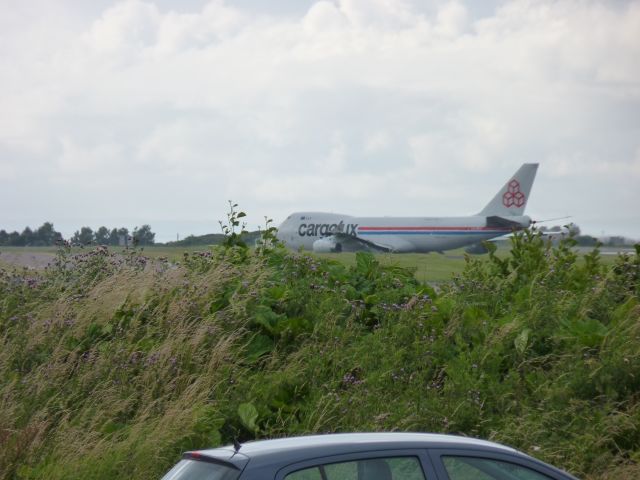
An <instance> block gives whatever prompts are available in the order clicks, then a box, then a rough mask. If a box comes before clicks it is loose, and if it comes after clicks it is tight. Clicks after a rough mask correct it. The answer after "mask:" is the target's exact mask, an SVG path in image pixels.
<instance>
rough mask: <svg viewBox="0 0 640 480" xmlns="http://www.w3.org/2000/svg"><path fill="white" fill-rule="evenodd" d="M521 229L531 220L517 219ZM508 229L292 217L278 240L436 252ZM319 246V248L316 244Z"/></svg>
mask: <svg viewBox="0 0 640 480" xmlns="http://www.w3.org/2000/svg"><path fill="white" fill-rule="evenodd" d="M518 220H519V221H520V222H521V226H522V227H526V226H528V225H529V223H530V219H529V218H528V217H518ZM512 230H513V227H512V226H511V227H507V226H500V227H496V226H491V227H489V226H487V217H485V216H468V217H352V216H349V215H340V214H334V213H322V212H298V213H294V214H291V215H290V216H289V217H288V218H287V219H286V220H285V221H284V222H283V223H282V225H281V226H280V228H279V229H278V238H279V239H280V240H281V241H282V242H284V243H285V245H287V246H288V247H290V248H293V249H300V248H302V249H304V250H314V243H315V242H316V241H318V240H319V239H321V238H326V237H331V235H332V234H333V233H334V232H340V233H341V234H346V235H351V236H353V237H357V238H359V239H362V240H365V241H368V242H371V243H374V244H376V245H379V246H383V247H385V248H387V249H389V250H390V251H394V252H400V253H407V252H433V251H444V250H450V249H454V248H459V247H463V246H466V245H471V244H474V243H478V242H481V241H483V240H489V239H491V238H495V237H498V236H501V235H505V234H507V233H509V232H511V231H512ZM316 245H317V244H316Z"/></svg>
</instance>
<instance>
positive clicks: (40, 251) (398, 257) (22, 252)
mask: <svg viewBox="0 0 640 480" xmlns="http://www.w3.org/2000/svg"><path fill="white" fill-rule="evenodd" d="M208 248H210V247H206V246H192V247H167V246H163V245H158V246H151V247H149V246H147V247H143V248H140V249H139V251H140V252H141V254H142V255H144V256H147V257H149V258H166V259H168V260H169V261H171V262H180V261H181V260H182V259H183V257H184V254H185V253H194V252H202V251H206V250H207V249H208ZM88 250H90V247H86V248H74V249H73V250H72V251H73V253H83V252H86V251H88ZM110 250H111V251H112V252H114V253H121V252H122V253H124V252H125V250H124V249H122V248H121V247H110ZM56 251H57V247H0V266H1V265H4V266H12V265H13V266H26V267H29V268H42V267H44V265H46V262H47V261H48V260H49V259H52V258H53V257H54V256H55V254H56ZM509 251H510V248H509V247H507V246H500V247H499V248H498V251H497V253H498V256H500V257H506V256H507V255H508V254H509ZM590 251H591V249H584V250H580V253H581V254H584V253H588V252H590ZM617 251H618V249H614V248H603V249H602V253H603V255H602V263H603V264H605V265H611V264H613V262H614V261H615V258H616V255H615V253H616V252H617ZM313 255H315V256H317V257H319V258H325V259H330V260H335V261H338V262H341V263H343V264H344V265H347V266H352V265H355V262H356V256H355V253H346V252H345V253H325V254H313ZM479 257H480V258H483V257H486V255H480V256H479ZM376 258H377V259H378V260H379V261H380V263H382V264H383V265H385V266H391V265H393V266H399V267H404V268H409V269H412V270H414V271H415V276H416V278H417V279H418V280H419V281H420V282H423V283H427V282H443V281H447V280H450V279H451V277H452V275H454V274H456V273H460V272H462V270H463V269H464V265H465V252H464V249H462V248H460V249H456V250H450V251H447V252H445V253H444V254H440V253H405V254H394V253H383V254H377V255H376Z"/></svg>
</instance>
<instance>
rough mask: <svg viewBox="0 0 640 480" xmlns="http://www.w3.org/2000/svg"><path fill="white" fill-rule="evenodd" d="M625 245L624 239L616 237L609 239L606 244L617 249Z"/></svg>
mask: <svg viewBox="0 0 640 480" xmlns="http://www.w3.org/2000/svg"><path fill="white" fill-rule="evenodd" d="M625 243H626V241H625V238H624V237H620V236H617V235H614V236H612V237H609V241H608V242H607V244H608V245H610V246H612V247H619V246H622V245H624V244H625Z"/></svg>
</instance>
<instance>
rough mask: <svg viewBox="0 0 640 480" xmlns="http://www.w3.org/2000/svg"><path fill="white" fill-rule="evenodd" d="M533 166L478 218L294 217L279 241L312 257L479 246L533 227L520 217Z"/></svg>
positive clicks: (510, 182) (310, 214)
mask: <svg viewBox="0 0 640 480" xmlns="http://www.w3.org/2000/svg"><path fill="white" fill-rule="evenodd" d="M537 170H538V164H537V163H525V164H523V165H522V166H521V167H520V168H519V169H518V171H517V172H516V173H515V174H514V175H513V177H511V178H510V179H509V180H508V181H507V182H506V183H505V184H504V186H503V187H502V188H501V189H500V190H499V191H498V193H496V195H495V197H493V199H492V200H491V201H490V202H489V203H488V204H487V205H486V206H485V207H484V208H483V209H482V210H481V211H480V212H479V213H477V214H476V215H471V216H467V217H354V216H350V215H341V214H337V213H323V212H296V213H292V214H291V215H289V216H288V217H287V219H286V220H285V221H284V222H283V223H282V224H281V225H280V227H279V228H278V233H277V237H278V239H279V240H280V241H281V242H283V243H284V244H285V245H286V246H287V247H289V248H291V249H294V250H300V249H301V250H310V251H313V252H316V253H339V252H357V251H369V252H395V253H427V252H439V253H442V252H444V251H445V250H451V249H454V248H460V247H464V246H467V245H471V246H473V245H475V244H479V243H480V242H482V241H484V240H490V239H492V238H496V237H499V236H502V235H506V234H508V233H511V232H512V231H514V230H521V229H524V228H527V227H529V226H530V225H531V223H532V220H531V218H530V217H528V216H526V215H524V209H525V207H526V206H527V200H528V199H529V194H530V192H531V186H532V185H533V180H534V179H535V176H536V172H537Z"/></svg>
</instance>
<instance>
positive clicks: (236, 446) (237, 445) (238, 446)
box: [233, 438, 242, 455]
mask: <svg viewBox="0 0 640 480" xmlns="http://www.w3.org/2000/svg"><path fill="white" fill-rule="evenodd" d="M241 448H242V445H241V444H240V442H239V441H238V439H237V438H234V439H233V449H234V450H235V453H234V455H235V454H236V453H238V452H239V451H240V449H241Z"/></svg>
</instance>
